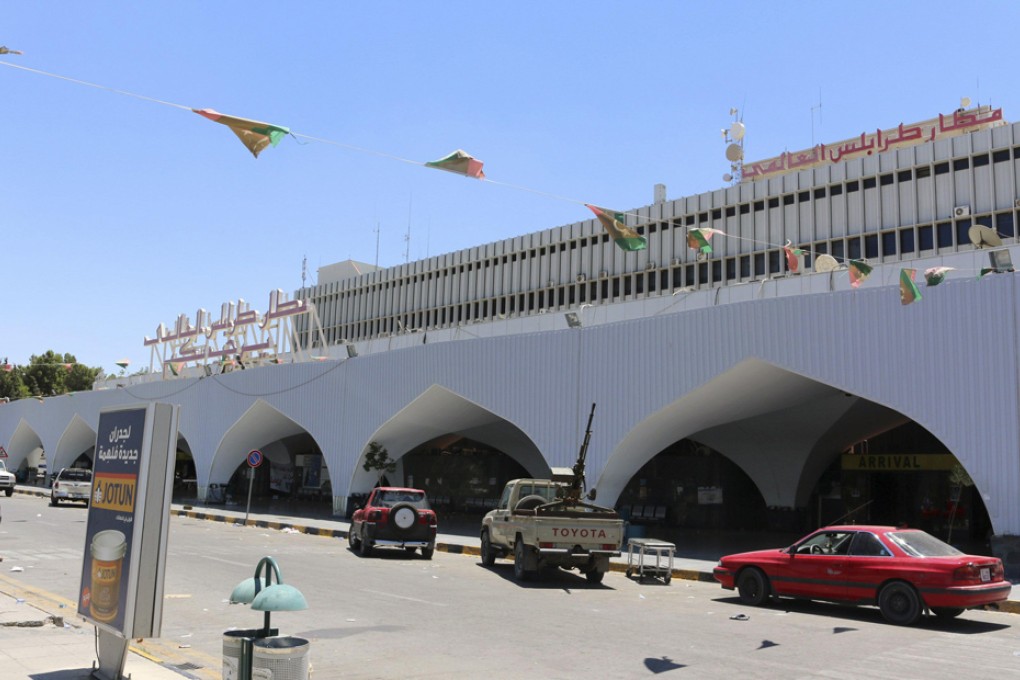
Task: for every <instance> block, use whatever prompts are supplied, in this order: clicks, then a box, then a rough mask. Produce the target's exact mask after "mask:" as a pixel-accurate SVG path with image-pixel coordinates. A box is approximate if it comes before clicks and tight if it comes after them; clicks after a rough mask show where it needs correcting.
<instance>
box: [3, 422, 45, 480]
mask: <svg viewBox="0 0 1020 680" xmlns="http://www.w3.org/2000/svg"><path fill="white" fill-rule="evenodd" d="M45 456H46V452H45V451H44V449H43V443H42V439H41V438H40V437H39V435H38V434H37V433H36V431H35V430H34V429H32V426H31V425H29V424H28V421H26V420H25V419H24V418H22V419H21V420H20V421H19V422H18V426H17V427H16V428H14V434H12V435H11V441H10V444H8V446H7V468H8V469H9V470H17V469H19V468H20V467H21V466H22V465H23V464H26V463H27V465H28V467H33V468H34V467H39V464H40V463H42V462H43V460H44V459H45Z"/></svg>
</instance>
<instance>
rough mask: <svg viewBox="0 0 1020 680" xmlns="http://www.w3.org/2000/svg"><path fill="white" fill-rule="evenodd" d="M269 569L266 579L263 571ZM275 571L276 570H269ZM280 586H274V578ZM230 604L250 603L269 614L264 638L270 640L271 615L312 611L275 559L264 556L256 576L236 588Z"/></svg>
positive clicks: (275, 584) (253, 607)
mask: <svg viewBox="0 0 1020 680" xmlns="http://www.w3.org/2000/svg"><path fill="white" fill-rule="evenodd" d="M263 567H266V576H265V578H263V577H262V569H263ZM269 568H272V571H269ZM274 575H275V577H276V583H272V580H273V578H272V577H273V576H274ZM230 604H250V605H251V608H252V609H254V610H256V611H260V612H265V618H264V621H263V628H262V632H263V635H262V637H269V635H270V632H269V615H270V613H271V612H296V611H301V610H302V609H308V602H307V601H306V600H305V596H304V595H302V594H301V591H300V590H298V589H297V588H295V587H294V586H289V585H287V584H285V583H284V582H283V576H281V575H280V566H279V565H278V564H277V563H276V560H274V559H273V558H272V557H263V558H262V559H261V560H260V561H259V566H258V567H257V568H256V569H255V575H254V576H253V577H252V578H246V579H245V580H243V581H241V582H240V583H238V584H237V585H236V586H234V591H233V592H232V593H230Z"/></svg>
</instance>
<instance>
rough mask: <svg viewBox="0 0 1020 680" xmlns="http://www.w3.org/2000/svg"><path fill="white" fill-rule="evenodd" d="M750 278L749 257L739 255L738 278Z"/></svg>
mask: <svg viewBox="0 0 1020 680" xmlns="http://www.w3.org/2000/svg"><path fill="white" fill-rule="evenodd" d="M750 277H751V256H750V255H741V256H740V278H742V279H747V278H750Z"/></svg>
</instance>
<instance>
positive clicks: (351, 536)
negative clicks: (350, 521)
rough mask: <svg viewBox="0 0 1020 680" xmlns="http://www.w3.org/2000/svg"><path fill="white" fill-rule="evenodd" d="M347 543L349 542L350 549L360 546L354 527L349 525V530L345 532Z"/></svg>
mask: <svg viewBox="0 0 1020 680" xmlns="http://www.w3.org/2000/svg"><path fill="white" fill-rule="evenodd" d="M347 543H349V544H350V546H351V550H357V549H358V548H359V547H361V541H359V540H358V532H357V530H356V529H355V528H354V527H351V530H350V532H349V533H348V534H347Z"/></svg>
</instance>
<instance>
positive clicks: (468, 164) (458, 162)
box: [425, 149, 485, 179]
mask: <svg viewBox="0 0 1020 680" xmlns="http://www.w3.org/2000/svg"><path fill="white" fill-rule="evenodd" d="M483 165H485V164H484V163H483V162H482V161H480V160H478V159H477V158H475V157H474V156H472V155H471V154H469V153H467V152H466V151H464V150H463V149H457V150H456V151H454V152H453V153H451V154H449V155H447V156H443V157H442V158H440V159H439V160H437V161H429V162H428V163H426V164H425V167H427V168H436V169H438V170H446V171H447V172H455V173H457V174H458V175H464V176H465V177H474V178H475V179H485V173H484V172H482V166H483Z"/></svg>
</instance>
